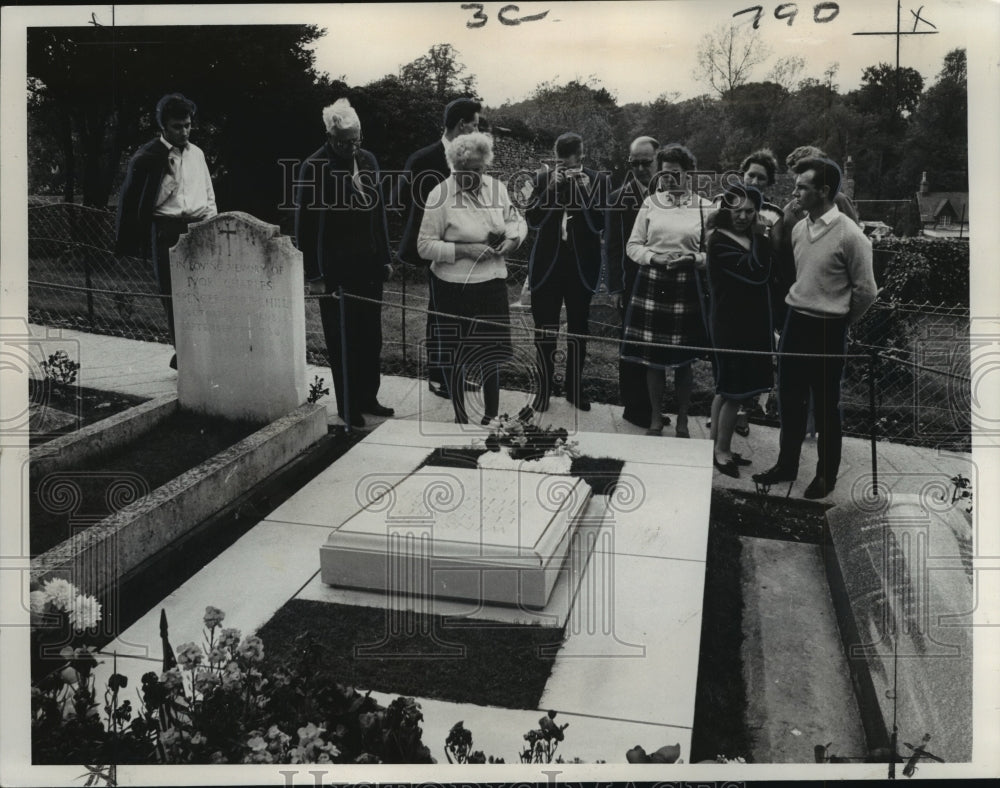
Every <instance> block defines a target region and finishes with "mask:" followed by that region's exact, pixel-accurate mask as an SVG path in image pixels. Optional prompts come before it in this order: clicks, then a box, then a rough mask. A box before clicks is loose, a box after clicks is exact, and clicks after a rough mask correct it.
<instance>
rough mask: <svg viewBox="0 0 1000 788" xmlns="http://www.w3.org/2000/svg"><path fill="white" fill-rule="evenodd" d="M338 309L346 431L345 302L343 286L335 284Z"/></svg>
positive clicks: (348, 418)
mask: <svg viewBox="0 0 1000 788" xmlns="http://www.w3.org/2000/svg"><path fill="white" fill-rule="evenodd" d="M337 301H338V311H339V313H340V374H341V375H343V386H344V421H345V422H346V424H347V432H350V431H351V388H350V386H349V385H348V376H347V302H346V301H345V300H344V286H343V285H337Z"/></svg>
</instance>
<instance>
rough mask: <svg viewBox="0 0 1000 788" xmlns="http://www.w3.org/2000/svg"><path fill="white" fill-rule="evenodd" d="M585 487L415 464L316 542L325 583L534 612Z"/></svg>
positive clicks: (582, 503) (552, 579)
mask: <svg viewBox="0 0 1000 788" xmlns="http://www.w3.org/2000/svg"><path fill="white" fill-rule="evenodd" d="M590 495H591V492H590V486H589V485H588V484H587V483H586V482H584V481H583V480H581V479H577V478H574V477H572V476H564V475H550V474H531V473H518V472H517V471H500V470H481V469H476V470H473V469H467V468H422V469H420V470H419V471H415V472H413V473H411V474H408V475H406V476H401V477H399V481H398V483H396V484H394V485H391V486H389V485H384V486H382V487H381V488H380V489H378V490H377V491H376V493H375V494H373V495H371V500H370V501H367V502H365V505H363V506H362V507H361V508H360V509H359V510H358V511H357V512H355V513H354V514H353V515H352V516H351V517H349V518H348V519H346V521H344V522H343V524H342V525H340V526H339V527H338V528H337V529H336V530H334V531H333V532H332V533H331V534H330V536H329V538H328V539H327V542H326V544H325V545H323V546H322V547H321V548H320V569H321V577H322V579H323V582H324V583H326V584H328V585H334V586H342V587H348V588H361V589H366V590H375V591H381V592H385V593H387V594H390V595H393V594H400V595H404V596H414V595H416V596H434V597H438V598H447V599H462V600H472V601H477V602H480V603H492V604H502V605H517V606H522V607H527V608H542V607H544V606H545V604H546V602H548V599H549V595H550V594H551V592H552V588H553V586H554V585H555V583H556V580H557V579H558V577H559V572H560V571H562V567H563V561H564V559H565V558H566V555H567V553H568V552H569V549H570V544H571V540H572V535H573V530H574V527H575V524H576V521H577V519H578V517H579V516H580V514H581V513H582V512H583V510H584V509H585V508H586V505H587V501H588V500H589V499H590Z"/></svg>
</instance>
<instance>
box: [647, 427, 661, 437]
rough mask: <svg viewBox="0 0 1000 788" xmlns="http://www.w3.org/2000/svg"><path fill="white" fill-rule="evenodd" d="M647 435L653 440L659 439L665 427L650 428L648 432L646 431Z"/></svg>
mask: <svg viewBox="0 0 1000 788" xmlns="http://www.w3.org/2000/svg"><path fill="white" fill-rule="evenodd" d="M646 434H647V435H649V436H650V437H651V438H655V437H659V436H661V435H663V427H650V428H649V429H648V430H646Z"/></svg>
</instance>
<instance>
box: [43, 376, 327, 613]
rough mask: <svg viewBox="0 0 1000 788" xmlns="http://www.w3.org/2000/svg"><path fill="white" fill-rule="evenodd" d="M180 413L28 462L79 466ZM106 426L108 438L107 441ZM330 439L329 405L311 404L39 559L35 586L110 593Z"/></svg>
mask: <svg viewBox="0 0 1000 788" xmlns="http://www.w3.org/2000/svg"><path fill="white" fill-rule="evenodd" d="M177 407H178V405H177V397H176V395H167V396H165V397H161V398H158V399H156V400H152V401H150V402H147V403H143V404H142V405H138V406H136V407H134V408H130V409H129V410H127V411H123V412H122V413H119V414H117V415H115V416H112V417H109V418H108V419H105V420H103V421H100V422H97V423H95V424H92V425H90V426H89V427H86V428H84V429H83V430H80V431H79V432H77V433H73V434H72V435H67V436H64V437H63V438H59V439H56V440H54V441H51V442H49V443H47V444H44V445H42V446H39V447H37V449H33V450H32V451H31V453H30V458H29V462H32V463H34V462H35V461H36V459H37V461H38V462H40V463H43V467H44V468H45V469H46V471H48V472H51V471H53V470H58V469H59V468H61V467H66V466H67V465H70V464H74V463H77V462H80V461H81V460H84V459H86V458H87V457H88V456H93V455H94V454H96V453H97V452H99V451H104V450H107V449H109V448H113V447H114V446H117V445H121V444H122V443H124V442H126V441H128V440H131V439H134V438H135V437H137V436H138V435H141V434H142V433H143V432H145V431H148V430H150V429H152V428H153V427H154V426H155V425H156V424H157V423H159V422H160V421H162V420H163V419H165V418H166V417H167V416H169V415H170V414H171V413H173V412H175V411H176V410H177ZM105 422H108V423H107V425H105ZM104 426H107V427H108V429H109V432H108V434H107V435H103V436H102V435H101V432H102V428H103V427H104ZM326 433H327V415H326V408H325V407H324V406H322V405H318V404H312V405H310V404H306V405H302V406H300V407H298V408H296V409H295V410H294V411H292V412H291V413H289V414H287V415H285V416H283V417H281V418H279V419H276V420H275V421H273V422H271V423H270V424H267V425H266V426H264V427H262V428H261V429H259V430H257V431H256V432H254V433H252V434H251V435H248V436H247V437H246V438H244V439H243V440H241V441H239V442H238V443H236V444H234V445H232V446H230V447H229V448H228V449H226V450H225V451H223V452H220V453H219V454H217V455H215V456H214V457H210V458H209V459H208V460H206V461H205V462H203V463H201V464H200V465H197V466H195V467H194V468H192V469H191V470H189V471H187V472H185V473H183V474H181V475H180V476H178V477H176V478H174V479H171V480H170V481H168V482H167V483H166V484H164V485H162V486H160V487H158V488H156V489H155V490H152V491H151V492H150V493H149V494H148V495H146V496H143V497H142V498H140V499H139V500H137V501H134V502H133V503H131V504H129V505H128V506H126V507H124V508H122V509H120V510H119V511H117V512H115V513H114V514H112V515H109V516H108V517H106V518H104V519H103V520H101V521H100V522H98V523H95V524H94V525H92V526H91V527H90V528H88V529H87V530H86V531H83V532H81V533H78V534H76V535H74V536H73V537H71V538H70V539H67V540H66V541H64V542H62V543H61V544H59V545H57V546H56V547H53V548H52V549H50V550H48V551H46V552H45V553H43V554H41V555H39V556H36V557H35V558H32V559H31V582H32V583H42V582H44V581H45V580H48V579H50V578H53V577H65V578H66V579H69V580H71V581H72V582H74V583H75V584H76V585H77V586H78V587H80V590H81V592H83V593H88V594H93V595H101V594H103V593H104V592H106V591H108V590H110V589H111V588H113V587H114V586H115V585H116V584H117V583H119V582H120V581H121V579H122V578H123V577H125V576H127V575H129V574H130V573H131V572H133V571H135V570H136V569H137V568H139V567H140V566H141V565H143V564H144V563H145V562H147V561H149V560H150V559H151V558H153V557H154V556H155V555H156V554H157V553H158V552H160V551H161V550H163V549H165V548H167V547H169V546H170V544H171V543H173V542H174V541H176V540H177V539H179V538H181V537H182V536H184V535H185V534H187V533H188V532H189V531H192V530H194V529H196V528H197V527H198V525H199V524H200V523H201V522H202V521H204V520H206V519H207V518H209V517H211V516H212V515H213V514H214V513H215V512H217V511H219V510H220V509H223V508H224V507H225V506H226V505H228V503H229V502H230V501H232V500H234V499H236V498H238V497H240V496H241V495H243V494H244V493H246V492H248V491H249V490H250V489H251V488H253V487H254V486H256V485H257V484H260V483H261V482H262V481H264V480H266V479H267V478H268V477H269V476H270V475H272V474H273V473H275V472H276V471H278V470H279V469H280V468H281V467H282V466H284V465H286V464H287V463H289V462H291V461H292V460H294V459H295V458H296V457H297V456H298V455H299V454H301V453H302V452H303V451H304V450H306V449H307V448H308V447H309V446H311V445H313V444H314V443H316V442H317V441H318V440H320V439H321V438H323V437H324V436H325V435H326ZM36 452H37V454H36Z"/></svg>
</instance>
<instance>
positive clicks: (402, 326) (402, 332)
mask: <svg viewBox="0 0 1000 788" xmlns="http://www.w3.org/2000/svg"><path fill="white" fill-rule="evenodd" d="M404 266H405V264H404ZM399 281H400V283H401V284H402V285H403V303H402V307H401V308H400V310H399V336H400V338H401V341H402V343H403V369H404V370H405V369H406V344H407V342H406V269H405V267H403V266H401V267H400V272H399ZM404 374H405V373H404Z"/></svg>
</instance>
